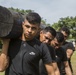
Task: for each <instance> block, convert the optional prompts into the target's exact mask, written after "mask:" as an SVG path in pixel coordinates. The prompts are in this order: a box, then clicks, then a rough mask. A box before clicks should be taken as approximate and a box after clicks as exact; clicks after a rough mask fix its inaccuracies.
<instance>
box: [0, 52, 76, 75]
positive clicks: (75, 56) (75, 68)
mask: <svg viewBox="0 0 76 75" xmlns="http://www.w3.org/2000/svg"><path fill="white" fill-rule="evenodd" d="M71 62H72V67H73V71H74V74H73V75H76V51H75V52H74V54H73V55H72V58H71ZM0 75H4V72H0Z"/></svg>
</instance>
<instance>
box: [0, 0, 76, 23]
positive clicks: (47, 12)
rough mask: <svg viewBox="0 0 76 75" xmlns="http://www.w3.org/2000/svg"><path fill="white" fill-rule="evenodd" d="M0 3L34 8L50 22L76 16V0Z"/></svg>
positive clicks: (14, 6)
mask: <svg viewBox="0 0 76 75" xmlns="http://www.w3.org/2000/svg"><path fill="white" fill-rule="evenodd" d="M0 5H1V6H4V7H7V8H8V7H13V8H19V9H24V10H29V9H31V10H34V11H35V12H37V13H39V15H40V16H41V17H42V18H43V19H44V20H46V23H49V24H53V23H55V22H58V20H59V19H60V18H65V17H67V16H69V17H70V16H73V17H75V16H76V0H0Z"/></svg>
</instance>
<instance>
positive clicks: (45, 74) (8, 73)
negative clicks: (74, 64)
mask: <svg viewBox="0 0 76 75" xmlns="http://www.w3.org/2000/svg"><path fill="white" fill-rule="evenodd" d="M40 25H41V17H40V15H39V14H38V13H36V12H31V13H28V14H27V15H26V16H25V18H24V21H23V22H22V28H23V33H22V36H21V37H18V38H13V39H6V38H3V39H2V42H3V46H2V52H1V54H0V71H5V75H72V72H73V71H72V68H71V62H70V61H71V56H72V54H73V52H74V47H73V45H72V43H69V42H66V39H67V38H68V36H69V35H70V31H69V29H68V28H67V27H62V28H61V29H60V31H58V32H57V31H56V30H55V29H54V28H52V27H51V26H47V27H45V28H43V29H40Z"/></svg>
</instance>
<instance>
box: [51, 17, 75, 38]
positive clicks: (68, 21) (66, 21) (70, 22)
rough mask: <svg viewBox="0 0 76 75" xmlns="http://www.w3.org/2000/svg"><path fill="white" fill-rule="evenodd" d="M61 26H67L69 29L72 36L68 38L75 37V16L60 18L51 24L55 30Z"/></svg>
mask: <svg viewBox="0 0 76 75" xmlns="http://www.w3.org/2000/svg"><path fill="white" fill-rule="evenodd" d="M62 26H67V27H68V28H69V29H70V31H71V35H72V37H70V38H74V39H76V16H75V17H65V18H60V20H59V21H58V22H57V23H54V24H52V27H53V28H55V29H56V30H59V29H60V28H61V27H62Z"/></svg>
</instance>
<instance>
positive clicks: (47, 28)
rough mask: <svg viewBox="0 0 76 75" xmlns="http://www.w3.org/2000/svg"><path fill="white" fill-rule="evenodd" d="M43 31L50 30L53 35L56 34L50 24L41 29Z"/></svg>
mask: <svg viewBox="0 0 76 75" xmlns="http://www.w3.org/2000/svg"><path fill="white" fill-rule="evenodd" d="M43 30H44V32H50V33H51V34H52V35H53V36H54V37H55V36H56V31H55V29H54V28H52V27H51V26H47V27H45V29H43Z"/></svg>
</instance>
